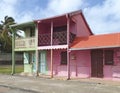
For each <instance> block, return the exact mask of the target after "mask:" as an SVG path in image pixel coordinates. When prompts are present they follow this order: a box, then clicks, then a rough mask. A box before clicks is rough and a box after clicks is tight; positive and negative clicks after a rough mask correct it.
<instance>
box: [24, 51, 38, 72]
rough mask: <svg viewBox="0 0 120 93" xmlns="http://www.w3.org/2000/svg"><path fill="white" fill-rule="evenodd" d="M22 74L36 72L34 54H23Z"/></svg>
mask: <svg viewBox="0 0 120 93" xmlns="http://www.w3.org/2000/svg"><path fill="white" fill-rule="evenodd" d="M30 54H31V55H30ZM29 57H31V61H30V60H29ZM24 72H29V73H33V72H36V58H35V52H30V51H29V52H24Z"/></svg>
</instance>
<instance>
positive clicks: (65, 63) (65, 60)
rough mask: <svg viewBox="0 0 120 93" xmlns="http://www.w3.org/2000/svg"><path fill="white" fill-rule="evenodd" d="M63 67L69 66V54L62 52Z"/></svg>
mask: <svg viewBox="0 0 120 93" xmlns="http://www.w3.org/2000/svg"><path fill="white" fill-rule="evenodd" d="M61 65H67V52H66V51H65V52H61Z"/></svg>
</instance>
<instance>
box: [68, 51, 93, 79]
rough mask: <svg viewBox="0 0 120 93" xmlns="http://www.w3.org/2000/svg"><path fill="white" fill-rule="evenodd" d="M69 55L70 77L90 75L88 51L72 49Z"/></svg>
mask: <svg viewBox="0 0 120 93" xmlns="http://www.w3.org/2000/svg"><path fill="white" fill-rule="evenodd" d="M70 56H71V58H70V63H71V64H70V66H71V69H70V71H71V77H76V76H77V77H80V78H87V77H90V72H91V68H90V66H91V63H90V60H91V57H90V51H87V50H86V51H72V52H71V55H70ZM76 72H77V73H76Z"/></svg>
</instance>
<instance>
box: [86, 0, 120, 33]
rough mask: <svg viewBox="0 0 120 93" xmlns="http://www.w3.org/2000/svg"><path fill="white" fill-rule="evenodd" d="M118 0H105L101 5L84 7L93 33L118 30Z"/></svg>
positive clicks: (119, 15)
mask: <svg viewBox="0 0 120 93" xmlns="http://www.w3.org/2000/svg"><path fill="white" fill-rule="evenodd" d="M119 4H120V0H105V1H104V2H103V4H102V5H99V4H97V5H95V6H93V7H88V8H86V9H84V14H85V17H86V19H87V21H88V23H89V25H90V27H91V29H92V31H93V32H94V33H95V34H103V33H111V32H112V33H113V32H120V25H119V24H120V5H119Z"/></svg>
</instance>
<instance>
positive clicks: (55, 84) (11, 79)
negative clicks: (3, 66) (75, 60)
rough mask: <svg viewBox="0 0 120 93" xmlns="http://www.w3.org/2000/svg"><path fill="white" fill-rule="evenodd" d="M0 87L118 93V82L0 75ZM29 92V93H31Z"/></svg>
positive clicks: (35, 91)
mask: <svg viewBox="0 0 120 93" xmlns="http://www.w3.org/2000/svg"><path fill="white" fill-rule="evenodd" d="M0 86H8V87H10V88H18V89H24V90H27V91H32V92H33V93H119V91H120V82H117V81H103V80H100V79H79V80H78V79H77V80H76V79H75V80H57V79H54V78H53V79H45V78H39V77H24V76H16V75H14V76H11V75H1V74H0ZM32 92H31V93H32Z"/></svg>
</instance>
